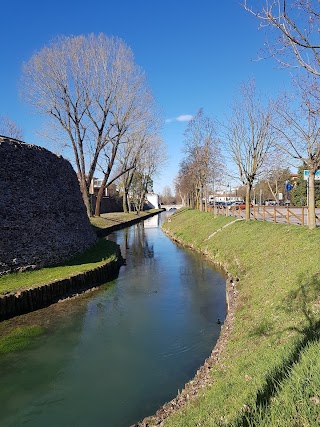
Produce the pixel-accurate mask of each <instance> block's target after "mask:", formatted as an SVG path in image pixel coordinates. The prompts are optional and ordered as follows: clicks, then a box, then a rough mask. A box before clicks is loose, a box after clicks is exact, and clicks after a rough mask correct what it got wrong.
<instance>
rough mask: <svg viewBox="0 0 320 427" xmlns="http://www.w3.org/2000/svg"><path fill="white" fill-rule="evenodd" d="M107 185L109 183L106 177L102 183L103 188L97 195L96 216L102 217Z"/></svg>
mask: <svg viewBox="0 0 320 427" xmlns="http://www.w3.org/2000/svg"><path fill="white" fill-rule="evenodd" d="M106 183H107V177H106V176H104V178H103V180H102V183H101V187H100V188H99V191H98V194H97V200H96V206H95V210H94V216H100V211H101V201H102V197H103V193H104V190H105V188H106Z"/></svg>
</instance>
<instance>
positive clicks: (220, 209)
mask: <svg viewBox="0 0 320 427" xmlns="http://www.w3.org/2000/svg"><path fill="white" fill-rule="evenodd" d="M208 211H209V212H211V213H214V214H215V215H225V216H233V217H236V218H245V210H244V209H239V207H238V206H227V207H224V206H218V205H217V206H209V207H208ZM250 218H251V219H255V220H260V221H269V222H274V223H286V224H296V225H307V224H308V207H307V206H301V207H300V206H259V205H256V206H253V207H251V208H250ZM316 224H317V226H320V208H317V209H316Z"/></svg>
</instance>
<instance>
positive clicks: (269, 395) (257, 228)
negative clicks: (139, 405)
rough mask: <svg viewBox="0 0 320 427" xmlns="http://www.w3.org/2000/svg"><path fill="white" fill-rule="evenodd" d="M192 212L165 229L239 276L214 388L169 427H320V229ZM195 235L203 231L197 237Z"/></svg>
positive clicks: (214, 374) (171, 420) (169, 422)
mask: <svg viewBox="0 0 320 427" xmlns="http://www.w3.org/2000/svg"><path fill="white" fill-rule="evenodd" d="M230 221H231V219H230V218H225V217H222V216H219V217H217V218H214V217H213V215H211V214H206V213H201V212H198V211H192V210H185V211H183V212H179V211H178V212H177V213H176V214H174V215H173V216H172V217H171V222H170V223H168V222H167V223H165V224H164V228H165V229H167V230H168V231H170V233H172V234H173V235H175V236H176V237H178V238H179V239H181V240H183V241H184V242H185V243H187V244H189V245H193V246H194V247H195V248H196V249H198V250H201V251H206V252H207V253H208V254H209V255H210V256H211V257H212V258H213V259H214V260H216V261H217V262H219V263H222V264H225V265H226V266H227V268H228V272H229V273H230V274H231V275H233V276H237V277H239V278H240V282H238V285H237V287H238V290H239V296H238V303H237V304H238V305H237V310H236V316H235V324H234V327H233V329H232V332H231V338H230V340H229V341H228V342H227V344H226V346H225V348H224V350H223V354H222V357H221V363H219V364H218V365H217V366H215V367H214V368H213V369H212V373H211V375H212V386H210V387H207V388H206V389H204V391H202V392H200V394H199V396H198V397H197V398H196V399H194V400H192V401H190V402H189V403H188V405H187V406H186V408H185V409H182V410H180V411H178V412H176V413H175V414H173V415H172V416H170V417H169V418H168V419H167V420H166V422H165V424H164V425H165V426H183V427H187V426H190V427H194V426H228V427H231V426H234V427H235V426H268V427H274V426H281V427H282V426H288V427H289V426H290V427H292V426H296V427H298V426H318V425H320V375H319V374H320V361H319V354H320V341H319V337H320V229H316V230H312V231H310V230H308V229H307V228H305V227H298V226H288V225H281V224H271V223H267V222H260V221H251V222H248V223H246V222H245V221H239V222H236V223H234V224H232V225H230V226H229V227H226V228H224V229H223V230H222V231H220V232H218V233H216V234H215V235H214V236H213V237H212V238H210V239H209V240H206V239H207V238H208V236H210V235H211V234H212V233H213V232H214V231H215V230H218V229H219V228H221V226H223V225H224V224H227V223H228V222H230ZM195 230H196V232H195Z"/></svg>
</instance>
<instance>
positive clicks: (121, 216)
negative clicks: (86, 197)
mask: <svg viewBox="0 0 320 427" xmlns="http://www.w3.org/2000/svg"><path fill="white" fill-rule="evenodd" d="M153 212H160V210H159V209H150V210H148V211H143V212H139V214H137V213H136V212H128V213H125V212H110V213H106V214H101V216H100V217H92V218H90V222H91V225H92V226H93V228H94V229H95V230H99V229H105V228H109V227H113V226H114V225H119V224H124V223H126V222H128V221H132V220H133V219H137V218H143V217H145V216H147V215H149V214H150V213H153Z"/></svg>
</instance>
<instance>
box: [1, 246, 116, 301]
mask: <svg viewBox="0 0 320 427" xmlns="http://www.w3.org/2000/svg"><path fill="white" fill-rule="evenodd" d="M116 249H117V245H116V244H115V243H114V242H111V241H109V240H104V239H101V240H99V241H98V243H97V244H96V245H95V246H94V247H93V248H91V249H89V250H88V251H86V252H84V253H83V254H81V255H78V256H76V257H74V258H72V259H71V260H69V261H67V262H66V263H64V264H63V265H58V266H55V267H46V268H41V269H40V270H34V271H26V272H23V273H13V274H8V275H5V276H2V277H0V295H1V294H5V293H6V292H14V291H17V290H24V289H30V288H32V287H36V286H39V285H43V284H45V283H50V282H52V281H54V280H58V279H63V278H66V277H70V276H72V275H75V274H79V273H83V272H85V271H88V270H91V269H93V268H96V267H98V266H99V265H102V264H105V263H106V262H110V261H112V260H114V259H115V256H116V255H115V253H116Z"/></svg>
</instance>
